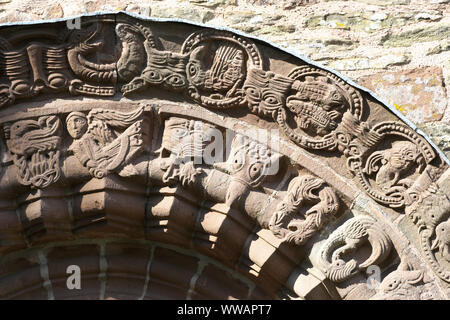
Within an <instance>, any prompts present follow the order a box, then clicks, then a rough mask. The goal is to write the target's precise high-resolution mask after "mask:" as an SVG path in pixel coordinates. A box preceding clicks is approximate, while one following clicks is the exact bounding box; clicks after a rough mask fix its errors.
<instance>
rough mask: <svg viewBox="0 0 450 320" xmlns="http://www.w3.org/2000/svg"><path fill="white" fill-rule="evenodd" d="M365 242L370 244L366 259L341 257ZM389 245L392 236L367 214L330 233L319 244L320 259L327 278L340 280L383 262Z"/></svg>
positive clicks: (346, 255) (389, 248) (389, 247)
mask: <svg viewBox="0 0 450 320" xmlns="http://www.w3.org/2000/svg"><path fill="white" fill-rule="evenodd" d="M366 243H369V244H370V247H371V253H370V256H369V257H368V258H367V259H366V260H364V261H362V262H360V261H357V260H356V259H354V258H350V259H349V260H348V261H345V260H344V259H345V258H344V257H349V253H353V254H354V253H355V252H356V251H357V250H358V249H359V248H360V247H362V246H363V245H365V244H366ZM391 248H392V242H391V239H390V238H389V236H388V235H387V234H386V232H385V231H384V230H383V228H382V226H381V225H380V223H379V222H377V221H376V220H375V219H374V218H372V217H369V216H356V217H354V218H351V219H350V220H348V221H346V222H345V223H344V224H343V225H341V226H340V227H339V228H337V229H336V230H335V231H334V232H333V233H332V234H331V235H330V236H329V238H328V239H327V240H326V241H325V243H324V244H323V245H322V247H321V250H320V261H321V264H322V265H323V268H324V271H325V274H326V276H327V277H328V278H329V279H330V280H332V281H334V282H342V281H344V280H347V279H349V278H350V277H351V276H354V275H355V274H356V273H358V272H360V271H362V270H365V269H366V268H367V267H369V266H370V265H376V264H379V263H381V262H383V260H384V259H385V258H386V257H387V256H388V255H389V252H390V250H391ZM347 259H348V258H347Z"/></svg>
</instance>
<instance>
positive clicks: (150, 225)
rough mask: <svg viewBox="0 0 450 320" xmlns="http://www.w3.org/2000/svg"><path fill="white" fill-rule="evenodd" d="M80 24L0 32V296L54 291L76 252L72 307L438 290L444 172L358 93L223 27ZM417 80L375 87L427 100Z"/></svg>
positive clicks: (384, 62) (444, 250) (432, 97)
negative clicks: (82, 301) (374, 280)
mask: <svg viewBox="0 0 450 320" xmlns="http://www.w3.org/2000/svg"><path fill="white" fill-rule="evenodd" d="M95 4H96V5H97V4H99V3H95ZM102 5H106V4H105V3H103V4H102ZM114 5H115V4H114ZM219 7H220V6H218V8H219ZM155 8H156V11H158V10H160V9H161V8H162V6H155V7H152V11H154V10H153V9H155ZM158 8H159V9H158ZM175 8H176V10H175V11H176V15H178V14H181V15H183V14H185V15H186V14H187V13H186V11H183V10H190V9H191V7H188V8H178V7H175ZM195 8H196V10H200V11H201V12H212V10H209V9H203V8H200V6H195ZM131 9H133V10H139V11H142V8H138V7H134V8H130V10H131ZM177 10H178V11H177ZM205 10H206V11H205ZM65 11H66V10H65V8H64V13H65ZM169 11H170V10H169ZM195 12H197V11H195ZM152 14H154V12H152ZM160 14H163V13H162V12H161V13H160ZM164 14H166V13H164ZM169 14H170V13H169ZM166 16H167V15H166ZM267 16H270V15H269V14H267ZM273 16H274V17H276V19H274V23H273V25H265V26H264V27H261V28H260V29H258V30H264V28H266V27H267V26H273V27H274V28H285V29H284V32H286V31H289V30H291V31H292V30H293V29H294V27H295V29H296V30H297V25H296V24H294V23H293V24H289V23H285V21H284V20H283V19H284V18H283V17H278V16H276V15H273ZM264 17H265V15H264V14H263V13H261V14H260V13H258V14H256V15H254V16H253V17H252V18H250V20H251V21H253V23H255V24H258V23H263V22H264ZM184 18H186V17H184ZM197 18H200V19H201V16H197ZM373 19H383V16H380V15H378V16H376V17H374V18H373ZM80 20H81V21H80V24H81V26H82V27H81V28H79V29H77V28H75V29H73V28H69V27H68V24H67V22H65V21H58V22H54V23H47V24H42V25H39V28H37V26H36V25H21V26H20V27H17V26H3V27H2V28H0V36H1V37H2V41H1V47H2V48H1V51H2V52H1V53H2V54H1V55H0V60H1V61H0V65H2V66H3V72H2V76H1V77H0V132H1V133H0V210H1V212H0V213H1V214H0V218H1V219H0V220H1V221H0V222H3V223H0V226H1V228H0V239H1V242H0V252H1V253H2V256H1V257H0V284H2V288H1V290H0V291H1V292H0V293H1V294H2V297H6V298H18V297H40V298H45V297H46V298H48V299H52V298H59V297H72V296H71V292H70V291H68V290H67V289H66V288H64V277H63V275H62V274H64V266H65V264H66V262H70V263H71V264H73V263H74V262H73V261H74V260H76V259H77V258H80V264H82V266H83V268H86V270H88V272H87V273H85V274H83V276H82V279H81V280H82V283H85V285H86V286H87V289H86V291H80V292H81V293H80V295H82V296H83V297H84V298H88V299H93V298H96V299H97V298H98V299H120V298H122V299H149V298H150V299H171V298H172V299H173V298H176V299H206V298H210V299H211V298H239V299H249V298H270V299H276V298H284V297H287V298H289V299H291V298H294V299H297V298H298V299H314V298H316V299H357V298H360V299H371V298H372V299H411V298H414V299H443V298H446V297H445V294H444V293H443V292H445V291H444V289H445V288H448V286H449V283H450V277H449V274H448V269H449V265H448V263H447V262H446V261H448V260H449V259H448V253H449V251H448V250H449V249H448V234H449V232H448V230H449V226H448V214H447V213H448V212H447V211H448V210H447V207H446V206H447V205H448V203H446V202H445V200H447V195H448V188H447V184H446V183H447V182H446V181H447V180H445V179H446V177H447V175H448V174H449V172H450V171H449V168H448V165H447V164H446V162H445V161H444V160H445V159H444V158H443V157H442V156H441V154H440V153H438V151H437V150H435V149H434V147H433V146H432V145H430V144H429V143H428V142H427V140H426V139H425V138H424V137H423V136H421V134H419V133H418V132H417V131H415V130H414V129H412V128H411V127H409V126H408V125H407V124H405V123H403V122H402V121H401V120H400V119H398V118H397V117H396V115H395V114H393V113H392V112H390V111H389V110H387V109H386V106H384V105H383V104H382V103H380V102H379V101H377V100H376V99H373V97H372V96H371V95H369V94H368V93H367V92H366V91H365V90H361V89H360V88H359V87H357V86H353V85H351V84H350V83H349V82H348V81H346V80H345V79H342V78H341V77H340V76H338V75H337V74H335V73H333V72H330V71H328V70H324V69H321V68H319V67H317V66H315V65H313V64H311V63H308V62H306V61H303V60H302V59H299V58H297V57H295V56H293V55H290V54H288V53H286V52H283V51H282V50H278V49H276V48H275V47H272V46H270V45H269V44H268V43H265V42H264V41H262V40H254V39H252V38H249V37H246V36H244V35H238V34H235V33H233V32H230V31H224V30H218V29H214V28H205V27H201V26H198V25H196V24H189V23H178V22H176V21H170V22H161V21H154V20H144V19H137V18H135V17H131V16H129V15H126V14H123V13H116V14H105V15H102V16H89V17H83V18H81V19H80ZM242 21H244V20H242ZM246 23H247V22H241V24H243V25H245V24H246ZM168 26H170V27H168ZM18 29H20V32H16V31H17V30H18ZM66 29H67V30H66ZM281 31H283V30H281ZM255 32H256V30H255ZM274 32H275V31H274V30H271V33H274ZM112 39H113V40H114V41H111V40H112ZM316 39H320V40H321V42H319V43H322V44H324V46H330V47H331V46H333V45H334V46H348V47H350V46H352V45H355V42H353V41H354V40H353V38H352V37H350V36H349V37H348V38H343V39H339V36H338V35H337V34H336V35H333V37H330V38H320V37H319V36H318V37H317V38H316ZM341 53H342V52H341ZM396 54H397V52H393V53H388V52H386V55H385V56H382V55H381V54H379V55H375V56H374V57H375V58H372V59H369V58H366V60H361V61H365V62H363V63H362V65H361V66H358V68H360V67H362V68H364V67H365V66H364V64H367V65H368V68H372V69H373V68H385V67H387V66H391V65H393V64H399V63H404V62H403V61H404V60H402V59H406V60H409V59H410V57H409V56H407V57H406V58H400V59H397V60H396V59H395V55H396ZM398 54H400V55H403V56H406V54H405V53H398ZM389 55H391V56H389ZM360 56H361V55H360ZM360 56H359V57H360ZM368 56H370V55H368ZM361 59H363V58H361ZM342 60H344V59H342ZM334 62H336V63H337V61H334ZM343 66H344V67H343V68H344V69H345V68H347V69H349V68H352V67H348V66H347V65H345V64H343ZM439 70H440V69H439ZM419 71H420V76H419V75H417V73H418V72H419ZM419 71H417V70H416V71H411V72H410V73H408V77H405V76H403V78H402V77H401V76H400V75H396V74H395V73H393V72H390V73H386V74H384V75H383V76H381V80H380V81H379V82H378V85H379V88H381V89H383V90H389V91H390V92H392V91H394V90H392V88H391V87H392V86H395V85H396V86H397V87H401V85H403V86H404V87H401V88H402V89H401V90H404V91H407V90H411V91H412V92H413V93H414V94H415V96H414V97H416V96H417V97H418V98H417V99H416V100H417V101H415V103H417V104H421V103H423V102H424V101H428V102H429V104H433V103H436V101H438V100H439V99H440V98H442V96H443V94H442V91H443V87H442V86H441V87H439V86H438V84H437V83H438V82H439V79H438V80H437V79H436V78H435V73H436V72H437V70H434V69H433V68H423V69H421V70H419ZM442 77H443V76H440V79H441V81H440V83H442ZM369 80H370V79H367V81H369ZM370 81H374V79H372V80H370ZM383 81H384V82H383ZM400 82H401V83H402V84H401V85H400V84H397V83H400ZM415 85H417V86H415ZM407 86H411V88H410V89H408V88H409V87H407ZM388 87H389V88H388ZM386 88H388V89H386ZM439 90H441V91H439ZM400 92H401V91H400ZM80 97H81V98H80ZM427 99H428V100H427ZM444 100H445V99H444ZM439 101H440V100H439ZM438 107H440V105H439V104H438ZM24 111H25V112H24ZM444 172H446V173H444ZM443 180H444V182H442V181H443ZM434 203H439V205H438V206H439V207H438V209H439V210H435V211H431V210H428V207H430V206H431V207H430V208H432V206H433V204H434ZM441 203H443V204H444V205H441ZM355 204H356V205H355ZM363 208H364V209H363ZM415 208H416V209H417V208H421V209H417V210H416V209H415ZM429 212H431V215H430V216H428V213H429ZM405 217H406V218H405ZM408 218H411V219H408ZM408 223H409V224H408ZM424 227H425V229H424ZM423 230H426V232H423ZM434 234H435V235H436V236H434ZM418 236H419V237H421V239H419V240H418V239H417V237H418ZM414 247H415V248H414ZM69 248H70V249H69ZM408 249H411V250H410V251H408ZM18 250H21V251H18ZM420 250H421V251H420ZM406 251H407V252H409V253H411V252H417V253H418V252H422V253H423V254H418V255H412V254H409V255H408V254H406V253H405V252H406ZM83 253H84V254H85V255H84V256H83ZM24 257H25V258H26V259H28V260H29V261H33V263H32V264H30V263H23V261H24V260H23V258H24ZM82 257H84V258H83V259H82ZM399 262H400V263H399ZM127 263H128V264H127ZM428 264H429V265H428ZM373 265H377V266H378V267H379V268H380V274H382V275H383V281H382V283H381V285H380V287H379V288H375V289H374V288H368V287H367V279H365V273H366V271H369V270H370V269H371V267H373ZM14 268H18V269H19V270H14V271H13V269H14ZM36 271H39V272H36ZM24 275H25V276H24ZM27 275H28V277H27ZM430 275H431V277H433V276H434V277H435V278H436V279H438V281H430ZM21 279H26V280H25V281H22V280H21ZM127 279H129V281H127ZM6 283H10V284H11V285H10V287H7V286H6V285H5V284H6ZM393 283H394V284H398V287H394V288H393V287H392V284H393ZM405 290H406V291H405ZM405 292H406V294H405Z"/></svg>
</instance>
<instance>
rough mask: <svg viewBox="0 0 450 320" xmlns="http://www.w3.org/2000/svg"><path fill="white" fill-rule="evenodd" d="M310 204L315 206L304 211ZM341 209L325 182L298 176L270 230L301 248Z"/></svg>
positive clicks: (293, 180)
mask: <svg viewBox="0 0 450 320" xmlns="http://www.w3.org/2000/svg"><path fill="white" fill-rule="evenodd" d="M311 203H312V204H314V205H313V206H312V207H311V208H310V209H309V210H307V211H306V212H305V210H304V209H305V207H309V206H310V205H311ZM338 207H339V201H338V198H337V196H336V194H335V193H334V191H333V190H332V189H331V188H330V187H329V186H328V185H327V184H326V183H325V181H323V180H322V179H319V178H316V177H314V176H310V175H303V176H299V177H296V178H294V179H292V181H291V182H290V183H289V187H288V191H287V195H286V196H285V197H284V199H283V201H282V202H281V203H280V204H279V205H278V210H277V211H276V212H275V213H274V214H273V216H272V219H271V221H270V224H269V227H270V229H271V230H272V232H273V233H274V234H275V235H276V236H277V237H279V238H282V239H283V240H284V241H286V242H287V243H292V244H296V245H302V244H304V243H305V242H306V241H307V240H308V239H309V238H311V237H312V236H313V235H314V234H315V233H316V232H317V231H318V230H319V229H320V228H321V227H322V225H323V224H324V223H325V221H326V219H327V218H328V217H329V216H331V215H334V214H335V213H336V212H337V210H338ZM301 211H303V212H301Z"/></svg>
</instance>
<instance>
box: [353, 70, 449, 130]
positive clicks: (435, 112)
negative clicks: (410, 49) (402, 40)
mask: <svg viewBox="0 0 450 320" xmlns="http://www.w3.org/2000/svg"><path fill="white" fill-rule="evenodd" d="M359 83H361V84H362V85H363V86H366V87H367V88H369V89H371V90H372V91H374V92H375V93H376V94H377V95H378V96H380V97H384V99H386V100H387V102H388V103H389V104H391V105H393V106H394V107H395V108H396V109H397V110H398V111H400V112H401V113H402V114H404V115H405V116H408V118H409V119H411V120H412V121H413V122H415V123H422V122H427V121H436V120H440V119H441V118H442V116H443V114H444V112H445V109H446V107H447V96H446V91H445V87H444V86H443V78H442V70H441V69H440V68H416V69H411V70H410V71H409V72H385V73H379V74H375V75H372V76H368V77H363V78H360V79H359Z"/></svg>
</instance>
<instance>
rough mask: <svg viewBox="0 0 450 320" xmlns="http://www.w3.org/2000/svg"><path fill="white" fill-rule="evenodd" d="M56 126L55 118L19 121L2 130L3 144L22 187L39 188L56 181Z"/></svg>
mask: <svg viewBox="0 0 450 320" xmlns="http://www.w3.org/2000/svg"><path fill="white" fill-rule="evenodd" d="M60 127H61V123H60V120H59V119H58V117H56V116H44V117H40V118H39V119H38V120H21V121H17V122H15V123H13V124H11V125H9V126H6V127H5V136H6V145H7V146H8V149H9V151H10V152H11V153H12V154H13V159H14V163H15V165H16V166H17V168H18V177H19V181H20V182H21V183H22V184H24V185H33V186H34V187H38V188H43V187H46V186H48V185H50V184H51V183H52V182H55V181H56V180H58V178H59V175H60V171H59V165H58V158H59V151H58V150H57V148H58V146H59V143H60V140H61V137H60V136H59V134H58V133H59V129H60Z"/></svg>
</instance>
